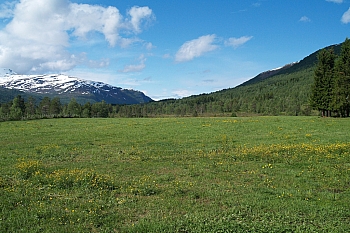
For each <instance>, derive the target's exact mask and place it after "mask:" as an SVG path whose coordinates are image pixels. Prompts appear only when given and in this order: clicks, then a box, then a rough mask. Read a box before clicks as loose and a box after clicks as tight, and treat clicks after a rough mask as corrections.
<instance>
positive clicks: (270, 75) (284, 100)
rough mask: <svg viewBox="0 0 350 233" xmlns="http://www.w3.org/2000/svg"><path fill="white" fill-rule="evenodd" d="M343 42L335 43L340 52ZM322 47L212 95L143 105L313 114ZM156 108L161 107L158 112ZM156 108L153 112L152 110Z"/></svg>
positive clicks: (165, 109)
mask: <svg viewBox="0 0 350 233" xmlns="http://www.w3.org/2000/svg"><path fill="white" fill-rule="evenodd" d="M341 45H342V44H337V45H331V46H328V47H326V49H329V48H333V49H334V51H335V53H336V54H339V53H340V48H341ZM319 51H320V50H318V51H316V52H314V53H312V54H310V55H309V56H307V57H305V58H303V59H301V60H300V61H299V62H295V63H291V64H289V65H286V66H284V67H282V68H277V69H273V70H270V71H266V72H262V73H261V74H258V75H257V76H255V77H254V78H252V79H250V80H248V81H247V82H245V83H243V84H241V85H239V86H237V87H234V88H228V89H224V90H220V91H217V92H213V93H210V94H201V95H195V96H190V97H186V98H183V99H170V100H163V101H159V102H152V103H148V104H146V105H145V106H142V105H139V108H140V110H138V112H144V113H146V114H147V115H148V116H151V115H152V114H153V115H159V114H165V115H180V116H184V115H187V116H189V115H192V116H218V115H219V116H231V115H239V116H243V115H312V114H318V112H316V111H313V110H312V109H311V107H310V106H309V96H310V92H311V85H312V83H313V74H314V68H315V64H316V63H317V54H318V53H319ZM153 109H157V112H156V113H154V111H153ZM152 111H153V112H152Z"/></svg>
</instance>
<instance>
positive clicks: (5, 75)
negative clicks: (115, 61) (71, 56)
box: [0, 69, 121, 94]
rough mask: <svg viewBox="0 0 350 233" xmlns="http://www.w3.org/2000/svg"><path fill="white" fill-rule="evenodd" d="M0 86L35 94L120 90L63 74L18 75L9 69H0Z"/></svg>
mask: <svg viewBox="0 0 350 233" xmlns="http://www.w3.org/2000/svg"><path fill="white" fill-rule="evenodd" d="M0 71H1V73H0V86H2V87H5V88H8V89H17V90H21V91H24V92H35V93H42V94H47V93H57V94H61V93H67V92H76V91H78V90H79V89H81V91H78V92H80V94H90V93H91V92H97V91H99V89H105V90H108V89H119V90H120V89H121V88H118V87H114V86H111V85H109V84H105V83H102V82H94V81H88V80H83V79H79V78H77V77H71V76H67V75H63V74H48V75H18V74H16V73H15V72H13V71H12V70H9V69H0Z"/></svg>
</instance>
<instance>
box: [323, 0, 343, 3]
mask: <svg viewBox="0 0 350 233" xmlns="http://www.w3.org/2000/svg"><path fill="white" fill-rule="evenodd" d="M326 1H327V2H334V3H343V0H326Z"/></svg>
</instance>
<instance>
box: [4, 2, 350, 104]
mask: <svg viewBox="0 0 350 233" xmlns="http://www.w3.org/2000/svg"><path fill="white" fill-rule="evenodd" d="M349 31H350V0H284V1H281V0H252V1H250V0H245V1H232V0H216V1H214V0H206V1H199V0H191V1H188V0H186V1H185V0H168V1H145V0H128V1H115V0H113V1H112V0H105V1H102V0H46V1H42V0H21V1H0V67H2V68H11V69H13V70H14V71H16V72H17V73H20V74H43V73H63V74H67V75H72V76H77V77H79V78H83V79H88V80H94V81H102V82H106V83H108V84H111V85H114V86H118V87H122V88H132V89H135V90H140V91H143V92H144V93H145V94H146V95H148V96H150V97H151V98H153V99H155V100H159V99H165V98H182V97H185V96H189V95H194V94H201V93H210V92H214V91H217V90H221V89H224V88H230V87H234V86H236V85H239V84H241V83H242V82H244V81H246V80H248V79H250V78H252V77H254V76H255V75H257V74H258V73H260V72H263V71H266V70H269V69H274V68H277V67H280V66H283V65H285V64H288V63H291V62H295V61H298V60H300V59H302V58H304V57H305V56H307V55H309V54H310V53H312V52H314V51H316V50H318V49H320V48H323V47H325V46H328V45H331V44H337V43H341V42H343V41H344V40H345V38H346V37H349V33H348V32H349Z"/></svg>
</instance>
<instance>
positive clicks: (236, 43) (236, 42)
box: [225, 36, 253, 48]
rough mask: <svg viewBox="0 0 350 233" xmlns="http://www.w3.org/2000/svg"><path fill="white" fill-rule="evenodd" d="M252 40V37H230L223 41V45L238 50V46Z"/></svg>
mask: <svg viewBox="0 0 350 233" xmlns="http://www.w3.org/2000/svg"><path fill="white" fill-rule="evenodd" d="M252 38H253V37H252V36H242V37H239V38H235V37H231V38H229V39H228V40H226V41H225V45H226V46H232V47H233V48H238V47H239V46H241V45H243V44H245V43H247V42H248V41H249V40H251V39H252Z"/></svg>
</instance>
